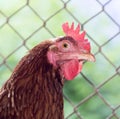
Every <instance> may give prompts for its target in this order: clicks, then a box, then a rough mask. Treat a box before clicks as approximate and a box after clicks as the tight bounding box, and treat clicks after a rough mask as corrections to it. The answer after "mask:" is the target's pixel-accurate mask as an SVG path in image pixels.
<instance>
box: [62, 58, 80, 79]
mask: <svg viewBox="0 0 120 119" xmlns="http://www.w3.org/2000/svg"><path fill="white" fill-rule="evenodd" d="M81 70H82V62H79V61H78V59H73V60H70V61H68V62H66V63H64V64H63V65H62V72H63V74H64V77H65V78H66V79H67V80H72V79H74V78H75V76H76V75H77V74H78V73H80V71H81Z"/></svg>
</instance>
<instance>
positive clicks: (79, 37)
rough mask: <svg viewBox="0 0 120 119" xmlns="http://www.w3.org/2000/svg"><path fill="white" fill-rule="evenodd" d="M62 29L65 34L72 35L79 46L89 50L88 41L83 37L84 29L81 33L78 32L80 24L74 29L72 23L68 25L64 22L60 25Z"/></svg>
mask: <svg viewBox="0 0 120 119" xmlns="http://www.w3.org/2000/svg"><path fill="white" fill-rule="evenodd" d="M62 28H63V31H64V33H65V34H66V35H67V36H70V37H72V38H73V39H74V40H77V41H78V42H79V44H80V46H81V47H82V48H83V49H85V50H87V51H90V43H89V42H88V40H87V39H85V38H84V37H85V31H83V32H82V33H81V34H80V33H79V32H80V24H78V26H77V27H76V29H74V23H72V25H71V26H70V27H69V25H68V22H66V23H64V24H63V25H62Z"/></svg>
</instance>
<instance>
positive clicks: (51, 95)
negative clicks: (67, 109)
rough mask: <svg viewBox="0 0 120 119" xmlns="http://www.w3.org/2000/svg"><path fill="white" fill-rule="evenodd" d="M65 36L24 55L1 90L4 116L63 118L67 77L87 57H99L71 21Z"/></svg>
mask: <svg viewBox="0 0 120 119" xmlns="http://www.w3.org/2000/svg"><path fill="white" fill-rule="evenodd" d="M62 28H63V31H64V33H65V36H63V37H57V38H55V39H54V40H48V41H44V42H42V43H40V44H38V45H37V46H35V47H34V48H33V49H31V50H30V51H29V53H28V54H27V55H26V56H24V57H23V58H22V59H21V61H20V62H19V63H18V65H17V66H16V68H15V69H14V71H13V73H12V75H11V76H10V78H9V79H8V80H7V82H6V83H5V84H4V85H3V87H2V88H1V90H0V119H63V118H64V114H63V113H64V112H63V93H62V88H63V85H64V80H65V79H67V80H72V79H74V77H75V76H76V75H77V74H79V73H80V72H81V70H82V65H83V62H84V61H95V58H94V56H93V55H92V54H91V52H90V51H91V47H90V43H89V42H88V40H87V39H85V38H84V36H85V32H83V33H79V32H80V25H78V26H77V27H76V28H74V23H72V25H71V26H69V25H68V23H64V24H63V25H62Z"/></svg>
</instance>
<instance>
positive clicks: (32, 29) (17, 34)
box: [0, 0, 120, 119]
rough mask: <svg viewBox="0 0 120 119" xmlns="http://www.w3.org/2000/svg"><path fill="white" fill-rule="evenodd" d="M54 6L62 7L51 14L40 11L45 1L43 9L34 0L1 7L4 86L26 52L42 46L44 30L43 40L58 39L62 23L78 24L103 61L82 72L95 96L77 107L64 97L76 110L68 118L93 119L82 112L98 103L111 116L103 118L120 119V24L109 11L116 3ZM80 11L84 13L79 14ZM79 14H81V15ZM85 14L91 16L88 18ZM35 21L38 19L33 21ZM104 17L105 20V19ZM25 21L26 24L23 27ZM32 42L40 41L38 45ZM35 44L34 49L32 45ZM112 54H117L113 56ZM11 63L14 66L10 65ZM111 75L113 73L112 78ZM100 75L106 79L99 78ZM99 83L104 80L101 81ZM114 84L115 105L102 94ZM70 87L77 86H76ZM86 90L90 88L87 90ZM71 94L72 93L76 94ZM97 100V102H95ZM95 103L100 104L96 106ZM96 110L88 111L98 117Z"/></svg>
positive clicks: (68, 1)
mask: <svg viewBox="0 0 120 119" xmlns="http://www.w3.org/2000/svg"><path fill="white" fill-rule="evenodd" d="M7 2H9V1H7V0H4V2H3V0H1V2H0V4H1V5H3V6H5V4H8V3H7ZM10 2H12V1H10ZM50 2H52V3H51V4H53V6H52V7H54V4H57V5H58V4H59V5H58V6H59V7H56V8H55V9H54V11H52V10H51V11H50V13H49V14H47V12H48V11H49V10H50V8H48V6H49V5H48V6H47V7H46V6H44V8H45V9H46V11H44V10H45V9H42V8H41V7H40V8H39V6H41V5H42V3H43V1H40V2H39V3H41V5H40V4H38V5H37V2H36V0H35V1H34V2H33V1H32V0H31V1H30V0H22V1H21V2H20V1H15V0H13V2H12V5H11V6H9V5H8V6H9V7H8V8H7V7H6V8H3V7H2V6H0V17H1V18H0V47H1V49H0V73H1V75H2V76H1V84H3V82H5V80H6V79H7V78H8V77H9V75H10V73H11V72H12V70H13V68H14V66H15V65H16V64H17V62H18V59H20V58H21V57H22V56H23V55H24V54H25V52H26V51H28V50H29V49H30V48H31V47H33V46H34V44H37V43H38V42H39V40H38V39H39V36H40V35H41V34H42V33H43V32H41V31H42V30H44V31H45V34H47V36H46V35H45V37H43V39H44V38H46V39H47V38H49V37H56V36H57V35H58V32H59V33H60V32H61V31H60V30H59V29H60V27H59V26H60V24H61V23H62V22H64V21H70V22H71V21H75V22H77V23H80V24H81V26H82V29H85V30H86V31H87V37H88V39H90V41H91V42H92V46H93V47H92V48H93V52H94V54H95V56H96V57H98V58H97V59H99V60H97V63H95V64H94V66H93V68H92V70H91V71H90V69H91V68H89V69H88V70H87V67H88V65H89V64H87V63H85V68H84V71H82V72H81V74H80V77H81V78H82V80H84V81H85V82H86V85H89V86H90V87H91V89H92V91H91V92H89V93H88V94H86V95H85V96H84V97H82V98H80V99H79V101H77V103H74V101H73V100H72V99H71V98H70V96H69V95H67V93H66V92H65V93H64V100H65V105H66V103H67V104H68V105H70V106H71V107H72V109H71V111H70V112H67V113H66V114H65V119H91V118H92V117H89V116H86V115H87V113H88V112H86V113H83V111H82V110H84V104H85V105H87V103H88V102H89V101H91V100H92V101H93V102H94V103H99V102H101V103H100V104H99V105H101V104H102V105H104V106H105V107H106V109H107V110H108V112H106V115H105V116H104V117H103V118H106V119H120V103H119V100H120V96H119V95H120V94H119V89H120V88H118V87H119V86H116V85H119V84H118V82H119V80H120V63H119V58H120V57H119V50H120V48H119V45H120V44H119V43H120V42H119V41H118V40H119V38H120V37H119V35H120V23H119V22H118V21H117V20H116V19H115V18H114V17H113V15H112V14H111V13H110V11H109V6H110V5H112V4H113V0H105V1H103V0H90V2H93V3H95V5H96V7H95V6H92V3H90V2H87V1H86V0H85V1H83V0H80V1H78V0H76V1H75V2H74V1H73V0H57V1H50ZM118 2H119V1H118ZM48 3H49V2H48V1H46V2H45V3H44V5H45V4H48ZM74 3H77V4H78V6H77V4H76V5H75V6H74ZM84 3H85V4H88V5H87V6H89V7H90V8H87V6H86V7H81V8H79V6H80V4H81V5H83V4H84ZM89 4H90V5H89ZM35 6H36V7H35ZM12 7H14V9H13V10H11V11H10V9H11V8H12ZM92 7H93V9H92ZM113 7H115V6H113ZM80 9H81V11H79V10H80ZM42 10H43V11H42ZM77 12H78V13H79V12H80V15H79V14H78V13H77ZM29 14H30V15H29ZM61 14H62V15H61ZM84 14H87V15H86V16H85V15H84ZM115 14H116V13H115ZM117 15H118V14H116V16H117ZM34 17H35V19H33V18H34ZM63 17H65V18H63ZM103 17H104V19H102V18H103ZM56 19H58V21H56ZM22 21H24V22H25V23H24V24H23V25H22V26H21V22H22ZM59 21H60V22H59ZM106 23H107V25H106ZM103 26H104V27H103ZM109 26H110V27H109ZM106 27H108V28H106ZM8 29H9V30H8ZM91 29H92V30H91ZM8 32H9V33H8ZM5 33H6V34H5ZM4 34H5V35H4ZM101 34H102V35H103V36H101ZM11 35H13V37H14V40H9V39H10V37H11ZM6 39H7V40H6ZM32 39H36V40H35V41H34V40H32ZM41 39H42V37H41ZM96 39H98V40H96ZM99 39H101V40H99ZM102 39H104V40H102ZM116 39H118V40H116ZM5 40H6V41H5ZM3 41H4V43H5V44H6V49H5V48H4V47H3V49H2V45H3V44H2V43H3ZM31 42H32V45H30V43H31ZM33 42H35V43H33ZM13 43H14V44H15V45H14V48H13V49H12V50H10V51H9V47H10V46H12V47H13V45H11V44H13ZM112 46H113V47H112ZM6 50H7V52H6ZM112 50H114V51H113V52H112ZM111 53H113V55H111ZM16 54H17V55H16ZM114 54H116V55H114ZM16 56H17V57H18V58H17V59H16V60H15V61H13V60H12V58H13V57H16ZM116 56H117V57H116ZM11 57H12V58H11ZM115 57H116V58H115ZM100 59H101V61H100ZM113 59H114V60H113ZM103 60H105V63H103V62H104V61H103ZM12 61H13V62H12ZM11 62H12V64H10V63H11ZM102 63H103V64H102ZM92 65H93V64H91V65H90V66H91V67H92ZM95 65H100V66H98V67H97V68H98V70H97V69H95V68H96V67H95ZM107 65H109V67H107ZM94 67H95V68H94ZM105 67H107V69H105ZM99 68H100V69H99ZM85 69H86V70H85ZM104 69H105V70H104ZM5 71H7V73H8V75H6V76H3V75H5V73H4V72H5ZM98 71H100V72H101V73H100V74H98V73H97V72H98ZM102 71H103V72H102ZM88 72H90V73H88ZM107 72H110V75H109V74H108V73H107ZM90 75H91V77H94V76H95V79H94V78H91V77H90ZM97 75H98V76H97ZM99 75H103V76H102V77H99ZM96 77H97V79H96ZM116 77H117V79H116ZM5 78H6V79H5ZM100 78H101V79H100ZM98 79H100V80H99V81H98ZM114 80H117V83H114V82H113V84H111V85H110V86H111V87H108V88H110V91H111V90H114V88H116V90H115V92H116V94H115V95H114V96H111V97H110V98H111V100H117V101H116V102H115V104H114V103H112V101H111V100H109V98H108V97H107V96H106V95H104V94H103V92H102V91H103V87H104V86H106V85H109V83H110V82H112V81H114ZM77 81H78V82H80V83H81V80H80V81H79V79H78V80H77ZM97 81H98V82H97ZM68 85H69V84H68ZM70 85H73V82H72V83H71V84H70ZM83 85H85V84H83ZM85 88H87V86H86V87H85ZM66 90H67V89H66ZM66 90H65V91H66ZM80 90H81V88H80ZM108 90H109V89H108ZM108 90H105V89H104V91H106V93H107V91H108ZM70 93H72V91H71V92H70ZM117 96H118V97H117ZM94 97H97V98H96V99H95V98H94ZM95 100H98V101H97V102H96V101H95ZM92 104H93V103H92ZM96 105H97V104H96ZM91 107H92V105H91ZM93 108H94V109H93ZM65 109H67V108H65ZM93 110H94V111H95V110H97V106H95V105H93V107H92V108H90V109H89V110H88V111H91V112H90V113H92V115H94V112H93ZM97 115H98V117H94V116H93V117H94V118H96V119H99V118H102V116H100V115H102V113H98V114H97Z"/></svg>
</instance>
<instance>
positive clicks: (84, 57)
mask: <svg viewBox="0 0 120 119" xmlns="http://www.w3.org/2000/svg"><path fill="white" fill-rule="evenodd" d="M77 58H78V59H79V60H86V61H90V62H95V57H94V55H93V54H91V53H82V54H81V53H80V54H79V55H78V56H77Z"/></svg>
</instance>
